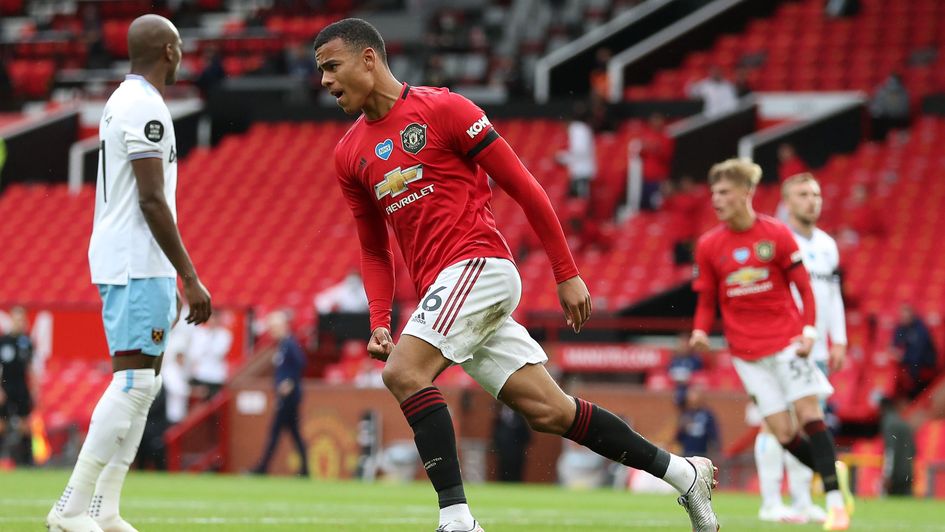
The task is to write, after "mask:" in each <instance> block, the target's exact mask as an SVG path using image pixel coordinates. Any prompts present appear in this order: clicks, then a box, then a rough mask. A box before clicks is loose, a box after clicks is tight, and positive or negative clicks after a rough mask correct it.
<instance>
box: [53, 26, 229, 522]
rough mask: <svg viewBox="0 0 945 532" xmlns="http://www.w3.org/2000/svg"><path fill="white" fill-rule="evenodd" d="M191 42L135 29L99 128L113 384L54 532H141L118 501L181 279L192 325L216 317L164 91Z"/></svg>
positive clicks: (95, 232) (99, 272) (98, 268)
mask: <svg viewBox="0 0 945 532" xmlns="http://www.w3.org/2000/svg"><path fill="white" fill-rule="evenodd" d="M181 44H182V43H181V40H180V34H179V33H178V32H177V28H175V27H174V25H173V24H171V22H170V21H169V20H167V19H165V18H164V17H159V16H157V15H144V16H142V17H139V18H137V19H135V20H134V22H132V24H131V26H130V27H129V29H128V49H129V56H130V59H131V72H132V73H131V74H130V75H128V76H127V77H126V78H125V81H124V82H123V83H122V84H121V85H120V86H119V87H118V89H117V90H115V92H114V93H113V94H112V96H111V97H110V98H109V99H108V102H107V103H106V104H105V108H104V111H103V114H102V119H101V122H100V123H99V138H100V139H101V145H100V156H99V167H98V178H97V182H96V192H95V221H94V223H93V228H92V238H91V242H90V243H89V267H90V270H91V272H92V282H93V283H94V284H95V285H96V286H97V287H98V290H99V294H100V295H101V297H102V321H103V322H104V325H105V336H106V337H107V340H108V348H109V353H110V354H111V356H112V371H113V377H112V382H111V384H109V386H108V388H107V389H106V390H105V393H104V394H102V397H101V398H100V399H99V401H98V404H97V405H96V406H95V410H94V411H93V413H92V421H91V424H90V425H89V432H88V435H87V436H86V438H85V442H84V443H83V445H82V450H81V451H80V452H79V457H78V459H77V460H76V465H75V469H74V470H73V472H72V476H71V477H70V478H69V482H68V484H67V485H66V488H65V490H64V491H63V493H62V496H61V497H60V498H59V501H58V502H57V503H56V504H55V506H53V508H52V509H51V510H50V511H49V514H48V515H47V517H46V527H47V529H49V530H53V531H78V532H96V531H101V530H105V531H109V532H131V531H134V530H135V528H134V527H133V526H131V525H130V524H128V522H126V521H125V520H124V519H122V518H121V516H120V515H119V511H118V501H119V497H120V495H121V488H122V485H123V484H124V480H125V476H126V475H127V473H128V467H129V466H130V465H131V462H132V461H133V460H134V457H135V454H136V452H137V450H138V444H139V443H140V442H141V435H142V433H143V432H144V425H145V421H146V419H147V414H148V410H149V409H150V407H151V402H152V401H153V400H154V397H155V396H156V395H157V393H158V391H159V390H160V388H161V377H160V369H161V356H162V355H163V354H164V349H165V346H166V344H167V333H168V331H170V329H171V326H172V324H173V322H174V321H175V320H176V319H177V315H178V312H179V309H180V304H181V301H180V296H179V294H177V276H178V275H180V277H181V280H182V283H183V287H184V295H185V297H186V298H187V301H188V302H189V303H190V314H189V315H188V317H187V321H188V322H190V323H203V322H204V321H206V320H207V318H209V317H210V313H211V304H210V293H209V292H207V289H206V288H205V287H204V286H203V284H202V283H201V282H200V280H199V278H198V277H197V272H196V270H195V269H194V265H193V263H192V262H191V260H190V257H189V256H188V254H187V250H186V249H185V248H184V244H183V242H182V241H181V238H180V233H179V232H178V230H177V210H176V201H175V198H176V194H177V146H176V139H175V135H174V124H173V122H172V121H171V114H170V112H169V111H168V109H167V105H165V103H164V97H163V94H164V88H165V86H166V85H170V84H173V83H174V81H175V80H176V78H177V69H178V67H179V66H180V59H181Z"/></svg>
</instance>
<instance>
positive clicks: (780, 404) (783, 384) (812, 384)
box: [732, 344, 833, 417]
mask: <svg viewBox="0 0 945 532" xmlns="http://www.w3.org/2000/svg"><path fill="white" fill-rule="evenodd" d="M732 361H733V363H734V365H735V371H736V372H738V377H739V379H741V381H742V386H744V387H745V390H746V391H747V392H748V395H750V396H751V398H752V400H753V401H754V402H755V404H756V405H758V412H759V413H760V414H761V415H762V417H768V416H770V415H772V414H776V413H778V412H784V411H787V410H789V409H790V408H791V405H792V404H793V403H794V401H797V400H798V399H801V398H803V397H809V396H816V397H818V398H820V399H825V398H827V397H830V396H831V395H832V394H833V386H831V385H830V381H829V380H827V376H826V375H825V374H824V372H823V371H821V369H820V368H818V367H817V363H816V362H814V361H813V360H811V359H810V357H808V358H801V357H799V356H797V345H796V344H792V345H789V346H788V347H786V348H785V349H784V350H782V351H780V352H778V353H775V354H773V355H770V356H767V357H765V358H762V359H759V360H755V361H748V360H743V359H741V358H738V357H733V359H732Z"/></svg>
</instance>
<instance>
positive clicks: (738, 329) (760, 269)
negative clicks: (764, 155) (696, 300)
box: [692, 215, 806, 360]
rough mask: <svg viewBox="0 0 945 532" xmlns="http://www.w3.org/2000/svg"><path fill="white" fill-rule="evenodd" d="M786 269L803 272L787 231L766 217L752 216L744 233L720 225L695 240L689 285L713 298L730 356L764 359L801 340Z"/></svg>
mask: <svg viewBox="0 0 945 532" xmlns="http://www.w3.org/2000/svg"><path fill="white" fill-rule="evenodd" d="M792 268H804V265H803V263H802V262H801V253H800V251H798V248H797V243H796V242H795V241H794V238H793V237H792V236H791V232H790V230H789V229H788V228H787V226H785V225H784V224H782V223H781V222H779V221H778V220H776V219H774V218H772V217H770V216H764V215H758V219H757V220H756V221H755V223H754V225H752V226H751V228H750V229H748V230H747V231H741V232H738V231H733V230H732V229H730V228H729V227H728V226H726V225H720V226H718V227H716V228H714V229H712V230H711V231H709V232H708V233H706V234H704V235H702V237H701V238H700V239H699V243H698V244H697V245H696V277H695V280H694V281H693V285H692V286H693V289H694V290H695V291H697V292H706V291H711V290H713V289H714V290H715V291H716V293H717V294H718V301H719V307H720V308H721V310H722V326H723V329H724V331H725V338H726V339H727V340H728V344H729V347H730V349H731V351H732V354H733V355H735V356H738V357H740V358H743V359H746V360H757V359H759V358H764V357H766V356H769V355H773V354H775V353H777V352H778V351H781V350H782V349H784V348H785V347H787V346H788V345H790V343H791V341H792V340H793V339H794V338H796V337H798V336H800V335H801V332H802V329H803V322H802V320H801V315H800V311H799V310H798V307H797V304H796V303H795V302H794V297H793V296H792V295H791V289H790V284H789V281H788V276H789V273H788V272H789V271H790V270H791V269H792ZM804 275H806V273H805V274H804Z"/></svg>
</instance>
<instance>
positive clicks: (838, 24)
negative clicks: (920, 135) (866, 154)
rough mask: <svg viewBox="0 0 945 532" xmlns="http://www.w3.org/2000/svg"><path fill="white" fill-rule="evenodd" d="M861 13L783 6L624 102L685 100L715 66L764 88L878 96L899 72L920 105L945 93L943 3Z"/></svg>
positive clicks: (808, 4)
mask: <svg viewBox="0 0 945 532" xmlns="http://www.w3.org/2000/svg"><path fill="white" fill-rule="evenodd" d="M860 4H861V10H860V13H859V14H858V15H855V16H853V17H849V18H846V17H845V18H829V17H827V16H826V15H825V14H824V3H823V2H822V1H820V0H801V1H798V2H784V3H782V5H781V6H779V8H778V10H777V12H776V13H775V14H774V15H773V16H772V17H770V18H764V19H756V20H753V21H752V22H751V23H749V25H748V27H747V28H746V29H745V31H743V32H741V33H737V34H727V35H722V36H720V37H719V38H718V39H717V40H716V42H715V45H714V46H713V47H712V48H711V49H709V50H704V51H697V52H692V53H690V54H688V55H687V56H686V59H685V60H684V62H683V64H682V65H681V66H680V67H677V68H668V69H664V70H661V71H659V72H658V73H657V74H656V76H654V79H653V80H652V82H651V83H650V84H648V85H644V86H631V87H627V88H626V90H625V94H624V96H625V98H627V99H630V100H635V99H648V98H655V99H661V98H665V99H672V98H681V97H685V92H684V91H685V87H686V85H687V84H688V83H690V82H692V81H696V80H698V79H701V78H704V77H705V76H706V73H707V71H708V68H709V66H710V65H717V66H720V67H722V68H723V69H725V70H726V71H727V72H728V74H729V76H731V75H732V74H733V73H734V70H735V69H737V68H739V67H744V68H746V69H747V71H748V78H747V79H748V83H749V86H750V87H752V89H754V90H759V91H824V90H867V91H872V90H873V89H874V88H875V87H876V86H877V85H878V84H879V83H880V82H881V81H882V80H884V79H886V78H887V77H888V76H889V75H890V74H891V73H893V72H900V73H902V76H903V81H904V82H905V84H906V87H907V88H908V89H909V91H910V96H911V97H912V99H913V100H914V101H918V100H920V99H921V98H922V97H923V96H925V95H927V94H929V93H930V92H932V91H933V90H942V89H943V88H945V69H943V68H942V67H943V65H945V56H943V55H942V54H941V53H936V52H935V50H941V47H942V45H943V44H945V40H943V39H945V31H942V30H943V29H945V28H943V26H942V24H943V23H945V22H943V21H945V11H943V10H945V5H943V4H942V3H941V2H937V1H935V0H915V1H911V2H891V1H887V0H862V1H861V2H860Z"/></svg>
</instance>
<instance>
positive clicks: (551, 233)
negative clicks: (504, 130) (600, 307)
mask: <svg viewBox="0 0 945 532" xmlns="http://www.w3.org/2000/svg"><path fill="white" fill-rule="evenodd" d="M476 162H477V163H478V164H479V166H481V167H482V169H483V170H485V171H486V173H488V174H489V175H490V176H491V177H492V179H493V180H495V182H496V183H497V184H498V185H499V186H500V187H502V190H504V191H506V192H507V193H508V195H509V196H511V197H512V199H513V200H515V202H516V203H518V204H519V206H520V207H521V208H522V210H523V211H524V212H525V217H526V218H528V223H529V224H530V225H531V226H532V230H534V231H535V233H536V234H537V235H538V236H539V237H540V238H541V242H542V244H543V245H544V247H545V252H546V253H547V254H548V258H549V259H550V260H551V266H552V269H553V270H554V274H555V281H556V282H557V283H558V299H559V300H560V301H561V307H562V308H563V309H564V313H565V318H566V319H567V321H568V325H570V326H571V327H572V328H573V329H574V331H575V332H579V331H580V330H581V326H582V325H583V324H584V322H586V321H587V319H588V318H589V317H590V314H591V296H590V293H589V292H588V290H587V286H586V285H585V284H584V281H583V280H582V279H581V278H580V276H579V275H578V269H577V266H576V265H575V264H574V257H572V256H571V250H570V249H568V242H567V240H566V239H565V237H564V230H563V229H561V222H559V221H558V216H557V215H556V214H555V210H554V207H552V206H551V200H549V199H548V194H546V193H545V189H543V188H541V185H539V184H538V181H537V180H536V179H535V177H534V176H533V175H532V174H531V172H529V171H528V169H527V168H525V165H524V164H522V161H521V160H520V159H519V158H518V156H517V155H515V152H514V151H513V150H512V147H511V146H509V144H508V143H507V142H506V141H505V139H503V138H501V137H500V138H498V139H496V140H495V142H493V145H492V146H490V149H489V150H488V151H487V152H485V153H484V155H483V156H482V157H480V158H479V159H478V160H477V161H476Z"/></svg>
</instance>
